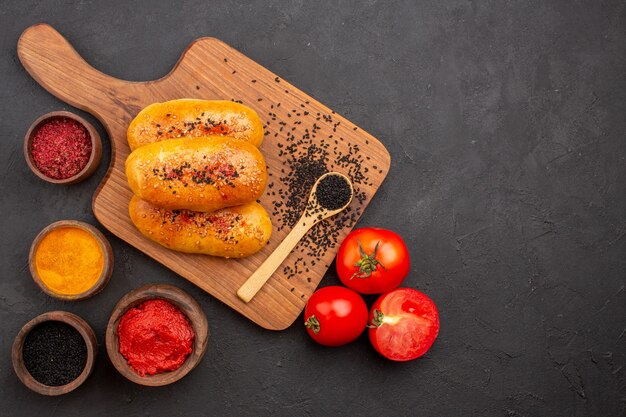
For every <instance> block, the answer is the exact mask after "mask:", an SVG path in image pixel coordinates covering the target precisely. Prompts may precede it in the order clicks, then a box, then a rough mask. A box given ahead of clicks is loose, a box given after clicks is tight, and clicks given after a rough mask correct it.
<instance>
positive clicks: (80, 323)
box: [11, 311, 98, 395]
mask: <svg viewBox="0 0 626 417" xmlns="http://www.w3.org/2000/svg"><path fill="white" fill-rule="evenodd" d="M46 321H61V322H63V323H67V324H69V325H70V326H72V327H73V328H75V329H76V330H77V331H78V333H80V335H81V336H82V337H83V340H84V341H85V345H86V346H87V362H86V363H85V368H84V369H83V372H82V373H81V374H80V375H79V376H78V378H76V379H75V380H73V381H72V382H70V383H69V384H66V385H60V386H57V387H52V386H49V385H44V384H42V383H41V382H39V381H37V380H36V379H35V378H33V377H32V375H31V374H30V372H28V369H26V366H25V365H24V356H23V350H24V341H25V340H26V336H27V335H28V333H29V332H30V331H31V330H32V329H33V328H35V326H37V325H38V324H41V323H43V322H46ZM97 353H98V343H97V341H96V335H95V333H94V332H93V330H92V328H91V327H90V326H89V324H87V322H86V321H85V320H83V319H81V318H80V317H78V316H77V315H75V314H72V313H68V312H66V311H50V312H48V313H44V314H42V315H40V316H37V317H35V318H34V319H32V320H31V321H29V322H28V323H26V324H25V325H24V327H22V329H21V330H20V332H19V333H18V334H17V336H16V337H15V341H14V342H13V349H12V352H11V357H12V360H13V369H14V370H15V373H16V374H17V377H18V378H19V379H20V381H22V383H23V384H24V385H26V386H27V387H28V388H30V389H31V390H33V391H35V392H36V393H39V394H42V395H62V394H67V393H68V392H70V391H73V390H75V389H76V388H78V387H79V386H80V385H81V384H82V383H83V382H85V380H86V379H87V377H89V375H90V374H91V372H92V371H93V368H94V364H95V362H96V354H97Z"/></svg>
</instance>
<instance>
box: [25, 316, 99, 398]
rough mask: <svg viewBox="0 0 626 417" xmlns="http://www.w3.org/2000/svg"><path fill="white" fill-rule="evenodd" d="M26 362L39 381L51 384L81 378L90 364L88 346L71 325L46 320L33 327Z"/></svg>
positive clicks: (27, 338)
mask: <svg viewBox="0 0 626 417" xmlns="http://www.w3.org/2000/svg"><path fill="white" fill-rule="evenodd" d="M22 355H23V358H24V365H25V366H26V369H27V370H28V372H29V373H30V374H31V375H32V377H33V378H35V379H36V380H37V381H38V382H40V383H42V384H44V385H48V386H51V387H58V386H61V385H66V384H69V383H70V382H72V381H73V380H75V379H76V378H78V376H79V375H80V374H81V373H82V372H83V369H85V364H86V363H87V345H86V344H85V341H84V340H83V337H82V336H81V334H80V333H78V331H77V330H76V329H74V328H73V327H72V326H70V325H69V324H66V323H63V322H60V321H47V322H43V323H41V324H39V325H37V326H36V327H34V328H33V329H32V330H31V331H30V332H29V333H28V335H27V336H26V339H25V340H24V349H23V354H22Z"/></svg>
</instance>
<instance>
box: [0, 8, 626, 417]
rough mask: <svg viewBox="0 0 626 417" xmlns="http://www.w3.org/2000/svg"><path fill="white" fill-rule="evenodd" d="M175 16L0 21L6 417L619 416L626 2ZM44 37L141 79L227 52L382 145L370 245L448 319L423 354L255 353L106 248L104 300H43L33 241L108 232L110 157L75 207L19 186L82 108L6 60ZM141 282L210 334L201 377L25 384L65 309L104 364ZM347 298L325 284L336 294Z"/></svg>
mask: <svg viewBox="0 0 626 417" xmlns="http://www.w3.org/2000/svg"><path fill="white" fill-rule="evenodd" d="M170 3H172V4H175V3H177V2H171V1H143V2H137V3H135V2H133V5H132V6H131V5H130V4H131V2H119V4H117V5H115V4H114V3H113V2H98V1H81V2H67V1H58V0H53V1H46V2H39V1H19V2H13V1H3V2H2V4H1V7H0V33H1V36H0V46H1V48H2V49H1V54H0V72H1V74H2V78H1V81H0V83H1V85H2V87H1V89H0V106H1V107H0V108H1V109H2V119H1V122H0V123H1V126H2V132H3V138H2V140H1V141H0V171H1V172H2V174H1V175H2V181H1V183H0V196H2V197H1V199H0V201H1V202H0V211H1V213H2V217H1V219H2V220H1V222H2V228H1V237H0V256H1V258H0V259H1V263H0V323H2V326H1V327H0V386H1V389H0V392H1V394H0V395H1V400H0V415H3V416H4V415H6V416H14V415H36V414H39V415H58V416H83V415H112V414H114V413H116V414H118V415H125V416H135V415H141V416H144V415H146V416H147V415H164V416H191V415H223V416H228V415H233V416H269V415H274V416H309V415H314V416H326V415H328V416H330V415H346V416H347V415H355V416H357V415H375V416H392V415H393V416H395V415H406V416H414V415H424V416H509V417H513V416H607V417H610V416H624V415H626V411H625V410H626V382H625V381H626V378H625V377H624V375H625V373H626V370H625V369H624V362H625V359H626V354H625V351H626V334H625V331H626V296H625V291H624V280H625V277H626V256H625V255H626V236H625V235H626V192H625V191H626V185H625V184H626V117H625V114H626V108H625V107H626V58H625V55H626V10H625V5H626V3H624V2H623V1H609V0H607V1H599V0H589V1H576V2H570V1H549V0H548V1H546V0H542V1H493V2H488V1H474V2H471V1H456V0H455V1H452V0H449V1H448V0H441V1H417V2H408V1H407V2H401V1H367V2H358V1H351V2H341V5H338V4H336V3H339V2H333V1H319V2H305V1H291V2H286V1H270V2H267V1H253V2H249V3H246V2H228V1H218V2H214V1H187V2H181V5H179V6H168V4H170ZM42 21H43V22H48V23H51V24H52V25H53V26H55V27H56V29H57V30H59V31H60V32H61V33H62V34H63V35H65V36H66V37H67V38H68V39H69V40H70V42H71V43H72V44H73V45H74V46H75V47H76V48H77V49H78V51H79V52H80V53H81V54H82V55H83V56H84V57H85V58H86V59H87V61H89V62H90V63H91V64H93V65H94V66H95V67H96V68H98V69H100V70H102V71H104V72H105V73H108V74H111V75H114V76H117V77H121V78H126V79H131V80H145V79H153V78H157V77H160V76H162V75H163V74H165V73H167V72H168V71H169V69H170V68H171V67H172V66H173V65H174V63H175V62H176V60H177V59H178V57H179V55H180V53H181V52H182V51H183V49H184V48H185V47H186V46H187V44H189V43H190V42H191V41H192V40H194V39H195V38H197V37H200V36H207V35H208V36H214V37H217V38H220V39H222V40H224V41H226V42H227V43H229V44H231V45H232V46H234V47H236V48H237V49H239V50H240V51H242V52H243V53H245V54H247V55H248V56H250V57H251V58H252V59H254V60H256V61H258V62H259V63H261V64H262V65H264V66H266V67H268V68H269V69H271V70H272V71H274V72H276V73H277V74H279V75H280V76H281V77H284V78H285V79H287V80H289V81H291V82H293V83H294V84H295V85H297V86H299V87H300V88H302V89H303V90H305V91H307V92H309V93H310V94H311V95H313V96H314V97H316V98H318V99H319V100H320V101H322V102H323V103H325V104H327V105H328V106H330V107H331V108H333V109H335V110H336V111H337V112H339V113H341V114H344V115H346V116H347V117H348V118H349V119H351V120H352V121H354V122H355V123H356V124H358V125H360V126H362V127H363V128H364V129H366V130H368V131H370V132H371V133H372V134H374V135H375V136H377V137H379V138H380V139H381V140H382V142H383V143H384V144H385V145H386V146H387V147H388V149H389V151H390V152H391V155H392V161H393V162H392V167H391V172H390V174H389V177H388V179H387V180H386V182H385V183H384V185H383V187H382V189H381V191H380V193H379V194H378V195H377V196H376V198H375V199H374V201H373V202H372V204H371V206H370V207H369V209H368V210H367V211H366V213H365V215H364V217H363V218H362V220H361V222H360V225H362V226H366V225H375V226H381V227H388V228H391V229H394V230H396V231H398V232H399V233H401V234H402V235H403V236H404V237H405V239H406V241H407V244H408V246H409V248H410V251H411V255H412V261H413V262H412V272H411V274H410V276H409V277H408V279H407V281H406V284H407V285H409V286H414V287H417V288H419V289H421V290H423V291H425V292H426V293H428V294H429V295H430V296H431V297H432V298H433V299H434V300H436V302H437V303H438V305H439V308H440V312H441V320H442V328H441V333H440V336H439V339H438V340H437V342H436V343H435V345H434V347H433V349H432V350H431V351H430V352H429V353H428V355H427V356H426V357H425V358H423V359H421V360H418V361H414V362H411V363H404V364H397V363H391V362H388V361H385V360H384V359H382V358H380V357H378V356H377V354H376V353H375V352H374V351H373V349H371V347H370V346H369V343H368V341H367V338H366V337H362V338H361V339H359V340H358V341H356V342H355V343H353V344H351V345H349V346H346V347H343V348H338V349H328V348H322V347H318V346H316V345H315V344H313V343H312V342H311V341H310V340H309V338H308V336H307V335H306V333H305V331H304V329H303V328H302V326H300V325H299V324H296V325H294V326H292V327H291V328H289V329H288V330H286V331H284V332H280V333H272V332H268V331H264V330H262V329H260V328H259V327H257V326H255V325H254V324H252V323H251V322H249V321H247V320H246V319H244V318H242V317H240V316H239V315H237V314H236V313H235V312H234V311H232V310H230V309H229V308H227V307H225V306H224V305H223V304H221V303H220V302H218V301H216V300H215V299H213V298H211V297H210V296H208V295H205V294H204V293H202V292H201V291H200V290H199V289H197V288H195V287H194V286H193V285H191V284H189V283H187V282H186V281H185V280H183V279H180V278H179V277H177V276H176V275H175V274H174V273H172V272H170V271H169V270H167V269H165V268H163V267H161V266H160V265H159V264H157V263H156V262H154V261H152V260H150V259H148V258H147V257H146V256H144V255H143V254H141V253H140V252H138V251H136V250H135V249H133V248H131V247H129V246H128V245H126V244H124V243H123V242H121V241H120V240H118V239H117V238H114V237H112V236H110V234H109V235H108V236H109V238H110V239H111V243H112V245H113V249H114V252H115V256H116V268H115V271H114V274H113V277H112V279H111V282H110V284H109V285H108V287H107V288H106V289H105V290H104V292H103V293H101V294H100V295H98V296H96V297H95V298H93V299H91V300H88V301H84V302H78V303H72V304H68V303H61V302H58V301H54V300H52V299H50V298H48V297H47V296H45V295H44V294H42V293H41V292H40V291H38V290H37V288H36V286H35V284H34V283H33V282H32V280H31V278H30V275H29V272H28V268H27V255H28V248H29V245H30V243H31V241H32V239H33V237H34V236H35V235H36V234H37V233H38V231H39V230H40V229H42V228H43V227H44V226H46V225H47V224H48V223H50V222H52V221H55V220H58V219H62V218H70V219H81V220H86V221H88V222H90V223H92V224H96V223H97V222H96V221H95V219H94V217H93V215H92V213H91V209H90V200H91V195H92V193H93V191H94V189H95V188H96V186H97V184H98V183H99V181H100V180H101V179H102V177H103V175H104V172H105V168H106V162H107V161H108V159H109V147H108V141H106V140H105V152H104V158H103V162H104V163H103V164H102V165H101V166H100V169H99V170H98V171H97V173H96V174H95V175H94V176H93V177H92V178H91V179H90V180H88V181H87V182H85V183H83V184H80V185H76V186H71V187H67V188H62V187H55V186H51V185H48V184H46V183H44V182H42V181H40V180H39V179H37V178H36V177H35V176H33V175H32V174H31V173H30V172H29V170H28V168H27V167H26V164H25V162H24V159H23V156H22V151H21V146H22V137H23V134H24V133H25V130H26V129H27V127H28V125H29V124H30V123H31V121H32V120H34V119H35V118H36V117H38V116H39V115H40V114H43V113H44V112H47V111H51V110H56V109H61V108H69V107H68V106H67V105H65V104H64V103H61V102H59V101H58V100H56V99H55V98H54V97H52V96H51V95H49V94H48V93H46V92H45V91H44V90H43V89H42V88H40V87H39V86H38V85H37V84H36V83H35V82H34V81H33V80H32V79H31V78H30V77H29V76H28V74H27V73H26V72H25V71H24V70H23V69H22V67H21V65H20V63H19V61H18V60H17V57H16V51H15V46H16V42H17V39H18V37H19V35H20V33H21V31H22V30H24V29H25V28H26V27H27V26H29V25H31V24H34V23H38V22H42ZM91 120H93V121H94V122H95V120H94V119H93V118H91ZM97 126H98V128H99V129H100V131H101V133H102V135H103V137H104V138H105V139H106V135H105V132H104V131H103V130H102V128H101V126H100V125H98V124H97ZM148 282H169V283H173V284H176V285H178V286H179V287H181V288H183V289H185V290H186V291H188V292H190V293H191V294H192V295H193V296H194V297H196V298H197V299H198V300H199V301H200V303H201V305H202V307H203V308H204V310H205V312H206V314H207V316H208V318H209V322H210V326H211V330H212V338H211V339H210V343H209V349H208V354H207V356H206V357H205V359H204V361H203V362H202V363H201V365H200V366H199V367H198V368H197V369H196V370H194V371H193V372H192V373H191V374H190V375H189V376H188V377H186V378H184V379H183V380H181V381H180V382H178V383H176V384H174V385H172V386H169V387H165V388H160V389H149V388H145V387H140V386H136V385H133V384H132V383H130V382H128V381H126V380H125V379H124V378H123V377H121V376H120V375H119V374H118V373H117V372H116V371H115V370H114V369H113V367H112V365H111V364H110V362H109V361H108V358H107V356H106V353H105V350H104V347H103V346H101V349H100V353H101V355H100V357H99V358H98V363H97V366H96V370H95V373H94V374H93V375H92V376H91V378H90V379H89V380H88V381H87V382H86V384H85V385H84V386H83V387H81V388H80V389H79V390H77V391H76V392H74V393H71V394H69V395H66V396H64V397H61V398H45V397H41V396H38V395H36V394H33V393H31V392H29V391H28V390H27V389H26V388H25V387H23V386H22V385H21V384H20V383H19V382H18V380H17V379H16V377H15V375H14V374H13V371H12V368H11V362H10V346H11V343H12V340H13V337H14V336H15V334H16V333H17V331H18V330H19V328H20V326H21V325H22V324H23V323H24V322H26V321H27V320H29V319H30V318H32V317H33V316H35V315H37V314H39V313H42V312H44V311H47V310H52V309H64V310H69V311H72V312H75V313H78V314H80V315H81V316H82V317H84V318H85V319H86V320H87V321H88V322H89V323H91V324H92V326H93V327H94V329H95V330H96V333H97V334H98V337H99V341H100V343H102V342H103V332H104V327H105V324H106V322H107V319H108V315H109V313H110V311H111V309H112V307H113V305H114V304H115V303H116V301H117V300H118V299H119V298H120V297H121V296H122V295H123V294H124V293H126V292H127V291H129V290H130V289H132V288H135V287H137V286H139V285H140V284H143V283H148ZM337 282H338V280H337V279H336V276H335V274H334V272H333V270H331V271H330V272H329V274H328V276H327V278H326V279H325V281H324V284H329V283H337ZM371 301H372V299H371V298H369V299H368V302H371Z"/></svg>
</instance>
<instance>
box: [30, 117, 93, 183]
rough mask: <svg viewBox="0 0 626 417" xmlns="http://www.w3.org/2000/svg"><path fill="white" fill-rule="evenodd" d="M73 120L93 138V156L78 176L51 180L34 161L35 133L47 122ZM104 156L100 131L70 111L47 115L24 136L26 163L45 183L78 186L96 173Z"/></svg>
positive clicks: (37, 121) (35, 123) (35, 122)
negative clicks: (77, 184) (33, 143)
mask: <svg viewBox="0 0 626 417" xmlns="http://www.w3.org/2000/svg"><path fill="white" fill-rule="evenodd" d="M64 118H65V119H72V120H75V121H77V122H78V123H80V124H81V125H83V126H84V127H85V129H87V132H89V137H90V138H91V156H90V158H89V161H87V164H86V165H85V167H84V168H83V169H82V170H81V171H80V172H79V173H78V174H76V175H74V176H71V177H69V178H65V179H62V180H57V179H54V178H50V177H48V176H46V175H45V174H43V173H42V172H41V171H39V169H38V168H37V165H36V164H35V161H34V160H33V155H32V142H33V138H34V137H35V133H37V128H39V126H41V125H43V124H44V123H46V122H49V121H50V120H53V119H64ZM101 156H102V141H101V140H100V135H98V131H97V130H96V129H95V128H94V127H93V125H92V124H91V123H89V122H88V121H87V120H85V119H83V118H82V117H80V116H79V115H77V114H74V113H71V112H68V111H53V112H50V113H46V114H44V115H43V116H41V117H40V118H38V119H37V120H35V121H34V122H33V124H31V125H30V128H29V129H28V131H27V132H26V136H24V157H25V158H26V163H27V164H28V167H29V168H30V169H31V171H33V173H34V174H35V175H37V176H38V177H39V178H41V179H42V180H44V181H47V182H49V183H52V184H76V183H78V182H81V181H83V180H85V179H87V178H88V177H89V176H90V175H91V174H93V173H94V171H95V170H96V168H98V164H99V163H100V157H101Z"/></svg>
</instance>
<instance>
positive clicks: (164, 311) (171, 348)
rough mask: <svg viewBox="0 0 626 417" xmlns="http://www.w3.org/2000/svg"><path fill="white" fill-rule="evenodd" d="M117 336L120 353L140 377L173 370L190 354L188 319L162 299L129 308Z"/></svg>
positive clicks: (192, 333)
mask: <svg viewBox="0 0 626 417" xmlns="http://www.w3.org/2000/svg"><path fill="white" fill-rule="evenodd" d="M117 333H118V338H119V349H120V353H121V354H122V356H124V358H125V359H126V360H127V361H128V364H129V365H130V367H131V368H132V369H133V370H134V371H135V372H136V373H137V374H138V375H140V376H146V375H155V374H160V373H163V372H168V371H175V370H176V369H178V368H180V367H181V366H182V364H183V363H185V360H186V359H187V357H188V356H189V354H190V353H191V352H192V351H193V342H194V336H195V335H194V331H193V328H192V327H191V324H190V323H189V319H188V318H187V317H186V316H185V315H184V314H183V313H182V312H181V311H180V310H179V309H178V308H177V307H176V306H174V305H173V304H172V303H170V302H169V301H165V300H161V299H156V300H148V301H145V302H143V303H141V304H139V305H138V306H136V307H133V308H131V309H129V310H128V311H127V312H126V313H124V316H122V319H121V320H120V324H119V326H118V330H117Z"/></svg>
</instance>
